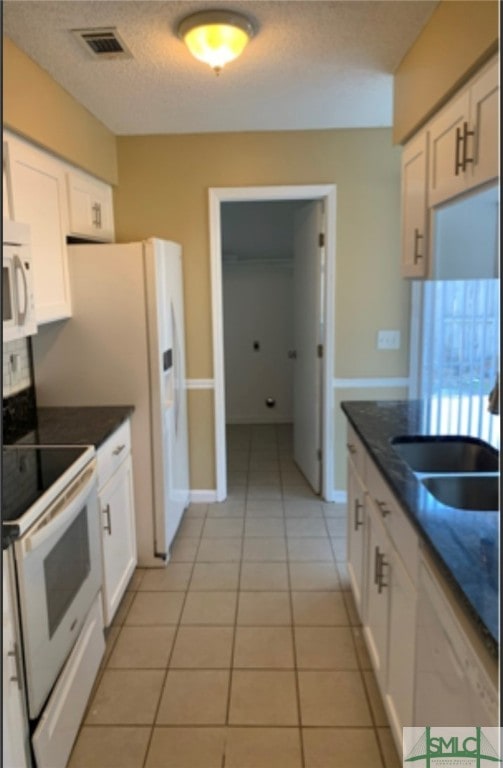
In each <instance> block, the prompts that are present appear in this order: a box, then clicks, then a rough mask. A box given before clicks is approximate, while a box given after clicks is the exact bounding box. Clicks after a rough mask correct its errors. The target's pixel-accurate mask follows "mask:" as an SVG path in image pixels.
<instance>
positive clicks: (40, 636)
mask: <svg viewBox="0 0 503 768" xmlns="http://www.w3.org/2000/svg"><path fill="white" fill-rule="evenodd" d="M98 514H99V513H98V497H97V473H96V461H95V460H93V461H92V462H90V463H89V464H88V465H87V466H86V467H85V468H84V469H83V470H82V472H81V473H80V474H79V475H78V477H77V478H76V479H75V480H74V481H72V483H70V485H69V486H68V487H67V488H66V489H65V491H63V493H62V494H61V495H60V496H59V497H58V498H57V499H56V500H55V501H54V502H53V504H51V506H50V507H49V508H48V509H47V510H46V512H45V513H44V514H43V515H41V517H39V518H38V519H37V521H36V523H34V525H33V526H31V528H29V529H28V531H27V532H26V533H25V534H24V536H22V537H21V538H20V539H19V540H18V541H16V542H15V557H16V570H17V578H18V587H19V602H20V610H21V625H22V631H23V646H24V658H25V666H26V681H27V689H28V709H29V715H30V718H32V719H33V718H36V717H38V715H39V714H40V711H41V709H42V707H43V705H44V702H45V700H46V699H47V696H48V694H49V693H50V691H51V688H52V687H53V685H54V683H55V682H56V679H57V677H58V674H59V672H60V670H61V668H62V667H63V665H64V663H65V661H66V659H67V657H68V654H69V653H70V651H71V649H72V647H73V645H74V643H75V641H76V640H77V638H78V636H79V632H80V630H81V628H82V625H83V624H84V621H85V620H86V616H87V614H88V612H89V609H90V607H91V604H92V602H93V600H94V598H95V597H96V594H97V593H98V590H99V589H100V586H101V558H100V539H99V521H98Z"/></svg>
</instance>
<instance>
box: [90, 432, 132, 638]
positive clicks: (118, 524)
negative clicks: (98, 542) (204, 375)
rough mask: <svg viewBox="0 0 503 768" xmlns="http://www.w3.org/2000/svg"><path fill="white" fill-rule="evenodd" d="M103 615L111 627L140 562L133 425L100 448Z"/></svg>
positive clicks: (117, 433)
mask: <svg viewBox="0 0 503 768" xmlns="http://www.w3.org/2000/svg"><path fill="white" fill-rule="evenodd" d="M98 478H99V488H98V499H99V504H100V514H101V528H102V531H101V533H102V554H103V613H104V619H105V626H106V627H108V626H109V625H110V624H111V622H112V619H113V617H114V615H115V613H116V611H117V608H118V607H119V603H120V601H121V599H122V596H123V595H124V592H125V591H126V587H127V585H128V582H129V580H130V579H131V576H132V575H133V571H134V569H135V567H136V563H137V551H136V529H135V514H134V496H133V465H132V459H131V438H130V427H129V422H126V424H124V425H122V427H120V429H118V430H117V432H116V433H115V434H114V435H112V436H111V437H110V438H109V439H108V440H107V442H106V443H105V444H104V445H103V446H102V447H100V448H99V449H98Z"/></svg>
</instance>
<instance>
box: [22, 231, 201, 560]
mask: <svg viewBox="0 0 503 768" xmlns="http://www.w3.org/2000/svg"><path fill="white" fill-rule="evenodd" d="M68 252H69V256H68V261H69V272H70V283H71V292H72V317H71V318H70V319H69V320H66V321H63V322H61V323H51V324H50V325H48V326H44V327H42V328H41V332H40V333H39V335H38V336H36V337H34V343H33V355H34V369H35V383H36V391H37V404H38V405H40V406H51V405H52V406H62V405H66V406H78V405H127V404H131V405H133V406H134V409H135V410H134V413H133V415H132V419H131V432H132V458H133V478H134V487H135V515H136V535H137V543H138V565H140V566H145V567H152V566H154V567H155V566H163V565H164V564H165V563H166V562H167V561H168V560H169V550H170V545H171V543H172V541H173V538H174V536H175V533H176V531H177V528H178V526H179V524H180V521H181V518H182V515H183V512H184V509H185V508H186V507H187V506H188V503H189V456H188V425H187V392H186V379H185V342H184V338H185V336H184V306H183V277H182V250H181V246H180V245H178V244H177V243H173V242H169V241H165V240H158V239H155V238H152V239H149V240H145V241H143V242H138V243H127V244H124V245H94V244H92V245H71V246H69V248H68Z"/></svg>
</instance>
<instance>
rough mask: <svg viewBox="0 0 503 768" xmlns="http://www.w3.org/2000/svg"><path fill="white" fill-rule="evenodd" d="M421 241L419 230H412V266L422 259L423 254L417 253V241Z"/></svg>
mask: <svg viewBox="0 0 503 768" xmlns="http://www.w3.org/2000/svg"><path fill="white" fill-rule="evenodd" d="M422 239H423V235H422V234H421V233H420V232H419V230H418V229H417V227H416V229H415V230H414V264H417V262H418V261H419V259H422V258H423V254H422V253H419V241H420V240H422Z"/></svg>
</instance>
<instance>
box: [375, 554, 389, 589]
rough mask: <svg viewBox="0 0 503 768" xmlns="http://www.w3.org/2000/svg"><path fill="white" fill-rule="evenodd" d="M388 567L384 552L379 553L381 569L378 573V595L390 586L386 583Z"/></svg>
mask: <svg viewBox="0 0 503 768" xmlns="http://www.w3.org/2000/svg"><path fill="white" fill-rule="evenodd" d="M387 565H388V563H387V561H386V559H385V557H384V554H383V553H382V552H380V553H379V567H378V573H377V592H378V594H381V592H382V591H383V589H384V588H385V587H387V586H388V584H387V583H386V582H385V581H384V569H385V568H386V566H387Z"/></svg>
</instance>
